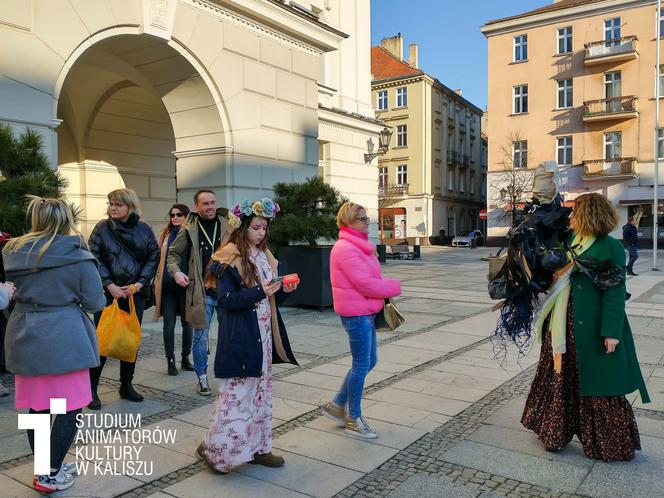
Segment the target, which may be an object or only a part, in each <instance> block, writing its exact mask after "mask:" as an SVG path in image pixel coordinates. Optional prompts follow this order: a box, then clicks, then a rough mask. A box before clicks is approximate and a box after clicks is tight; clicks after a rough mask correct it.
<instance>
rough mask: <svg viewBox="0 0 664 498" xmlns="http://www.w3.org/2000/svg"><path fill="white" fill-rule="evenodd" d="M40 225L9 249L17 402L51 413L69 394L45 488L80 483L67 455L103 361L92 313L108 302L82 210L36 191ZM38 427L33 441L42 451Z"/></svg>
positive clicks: (35, 215) (40, 479)
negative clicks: (81, 227) (80, 223)
mask: <svg viewBox="0 0 664 498" xmlns="http://www.w3.org/2000/svg"><path fill="white" fill-rule="evenodd" d="M30 198H31V201H30V204H29V206H28V216H29V217H30V219H31V222H32V230H31V231H30V232H29V233H27V234H26V235H24V236H22V237H18V238H15V239H11V240H10V241H9V242H8V243H7V245H6V246H5V247H4V249H3V256H4V260H5V269H6V271H7V275H8V276H9V277H10V278H11V279H12V281H13V282H14V283H15V284H16V293H15V294H14V300H15V301H16V306H15V308H14V311H13V312H12V314H11V316H10V318H9V323H8V324H7V336H6V338H5V347H6V353H7V368H8V369H9V370H10V371H11V372H13V373H14V374H15V387H16V400H15V406H16V408H17V409H20V408H29V409H30V413H49V409H50V400H51V398H64V399H65V400H66V410H67V411H66V413H65V414H61V415H56V417H55V421H54V422H53V427H52V429H51V469H50V474H46V475H36V476H34V479H33V486H34V488H35V489H36V490H37V491H40V492H52V491H59V490H62V489H67V488H69V487H71V486H72V485H73V484H74V474H75V466H74V465H73V464H63V460H64V457H65V455H66V454H67V451H68V450H69V447H70V446H71V443H72V441H73V440H74V435H75V434H76V415H77V414H78V413H80V412H81V409H82V408H83V407H84V406H86V405H87V404H88V403H89V402H90V400H91V399H92V395H91V389H90V377H89V374H88V369H90V368H93V367H95V366H97V365H98V364H99V352H98V350H97V335H96V331H95V327H94V325H93V324H92V322H91V320H90V318H89V317H88V316H87V314H86V313H95V312H98V311H100V310H101V309H102V308H103V307H104V303H105V300H104V292H103V288H102V285H101V279H100V278H99V272H98V271H97V262H96V260H95V258H94V256H93V255H92V254H91V253H90V251H89V250H88V247H87V244H86V243H85V240H84V239H83V238H82V237H81V235H80V234H79V233H78V231H77V230H76V228H75V226H76V223H77V218H78V211H77V210H76V209H74V208H72V206H71V205H70V204H68V203H67V202H66V201H64V200H61V199H41V198H39V197H32V196H31V197H30ZM33 432H34V431H32V430H29V431H28V441H29V443H30V447H31V448H32V450H33V452H34V434H33Z"/></svg>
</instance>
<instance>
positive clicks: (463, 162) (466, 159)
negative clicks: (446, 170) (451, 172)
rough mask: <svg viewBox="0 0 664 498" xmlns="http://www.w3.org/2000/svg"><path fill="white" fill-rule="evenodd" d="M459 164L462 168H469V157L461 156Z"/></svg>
mask: <svg viewBox="0 0 664 498" xmlns="http://www.w3.org/2000/svg"><path fill="white" fill-rule="evenodd" d="M460 164H461V165H462V166H470V156H469V155H468V154H461V161H460Z"/></svg>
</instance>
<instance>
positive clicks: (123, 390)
mask: <svg viewBox="0 0 664 498" xmlns="http://www.w3.org/2000/svg"><path fill="white" fill-rule="evenodd" d="M120 397H121V398H122V399H126V400H129V401H133V402H135V403H140V402H141V401H143V396H141V395H140V394H138V393H137V392H136V391H135V390H134V386H132V385H131V381H129V382H123V383H122V384H121V385H120Z"/></svg>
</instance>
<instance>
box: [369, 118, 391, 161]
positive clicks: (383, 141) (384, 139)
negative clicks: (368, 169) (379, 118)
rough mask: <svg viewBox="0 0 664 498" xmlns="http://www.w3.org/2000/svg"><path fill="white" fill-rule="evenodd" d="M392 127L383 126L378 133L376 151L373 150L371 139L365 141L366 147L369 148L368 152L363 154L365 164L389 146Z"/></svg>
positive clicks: (382, 153) (383, 152) (385, 151)
mask: <svg viewBox="0 0 664 498" xmlns="http://www.w3.org/2000/svg"><path fill="white" fill-rule="evenodd" d="M392 133H393V132H392V128H388V127H387V126H385V127H384V128H383V129H382V130H381V131H380V133H379V134H378V150H377V151H376V152H373V146H374V143H373V141H372V140H371V139H369V140H368V141H367V148H368V150H369V153H367V154H364V162H365V163H366V164H369V163H370V162H371V161H373V160H374V158H376V157H378V156H382V155H384V154H385V153H387V151H388V150H389V148H390V140H391V139H392Z"/></svg>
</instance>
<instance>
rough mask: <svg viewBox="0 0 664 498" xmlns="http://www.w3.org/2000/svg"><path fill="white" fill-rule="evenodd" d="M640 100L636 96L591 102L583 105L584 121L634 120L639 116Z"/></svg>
mask: <svg viewBox="0 0 664 498" xmlns="http://www.w3.org/2000/svg"><path fill="white" fill-rule="evenodd" d="M637 102H638V98H637V97H636V96H634V95H629V96H625V97H612V98H608V99H598V100H589V101H587V102H584V103H583V120H584V121H599V120H604V119H620V118H634V117H636V116H638V114H639V112H638V109H637Z"/></svg>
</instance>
